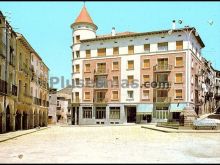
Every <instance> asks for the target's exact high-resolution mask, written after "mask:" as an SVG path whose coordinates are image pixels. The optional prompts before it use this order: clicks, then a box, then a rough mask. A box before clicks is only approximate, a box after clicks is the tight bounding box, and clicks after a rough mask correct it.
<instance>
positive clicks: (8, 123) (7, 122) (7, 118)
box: [6, 106, 11, 132]
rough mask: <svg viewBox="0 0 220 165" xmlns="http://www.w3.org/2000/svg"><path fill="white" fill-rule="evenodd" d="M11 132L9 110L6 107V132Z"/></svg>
mask: <svg viewBox="0 0 220 165" xmlns="http://www.w3.org/2000/svg"><path fill="white" fill-rule="evenodd" d="M10 131H11V114H10V108H9V106H7V108H6V132H10Z"/></svg>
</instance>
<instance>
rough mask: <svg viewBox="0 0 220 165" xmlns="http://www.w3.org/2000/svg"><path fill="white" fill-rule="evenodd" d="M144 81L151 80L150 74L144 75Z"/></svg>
mask: <svg viewBox="0 0 220 165" xmlns="http://www.w3.org/2000/svg"><path fill="white" fill-rule="evenodd" d="M143 81H144V83H145V82H150V75H144V76H143Z"/></svg>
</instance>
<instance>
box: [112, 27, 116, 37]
mask: <svg viewBox="0 0 220 165" xmlns="http://www.w3.org/2000/svg"><path fill="white" fill-rule="evenodd" d="M115 35H116V32H115V27H113V28H112V36H115Z"/></svg>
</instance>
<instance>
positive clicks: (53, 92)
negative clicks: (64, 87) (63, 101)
mask: <svg viewBox="0 0 220 165" xmlns="http://www.w3.org/2000/svg"><path fill="white" fill-rule="evenodd" d="M56 123H57V89H50V90H49V109H48V124H56Z"/></svg>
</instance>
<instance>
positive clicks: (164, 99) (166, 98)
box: [154, 97, 171, 103]
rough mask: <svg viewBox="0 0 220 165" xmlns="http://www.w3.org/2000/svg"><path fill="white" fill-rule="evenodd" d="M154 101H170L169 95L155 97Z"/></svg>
mask: <svg viewBox="0 0 220 165" xmlns="http://www.w3.org/2000/svg"><path fill="white" fill-rule="evenodd" d="M154 102H156V103H170V102H171V97H155V98H154Z"/></svg>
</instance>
